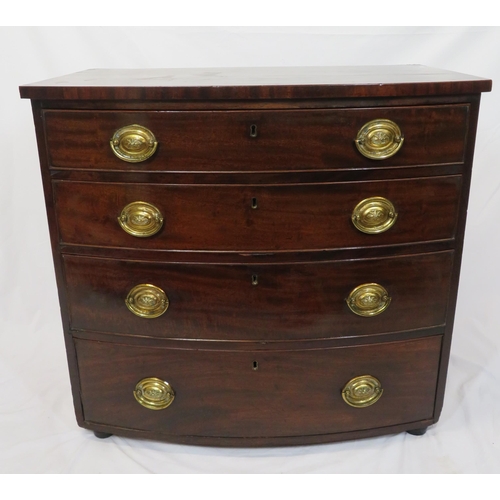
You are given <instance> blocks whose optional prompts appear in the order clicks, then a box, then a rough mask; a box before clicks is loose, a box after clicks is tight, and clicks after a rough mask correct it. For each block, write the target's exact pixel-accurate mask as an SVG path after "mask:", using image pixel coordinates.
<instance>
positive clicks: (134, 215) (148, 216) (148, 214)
mask: <svg viewBox="0 0 500 500" xmlns="http://www.w3.org/2000/svg"><path fill="white" fill-rule="evenodd" d="M118 223H119V224H120V227H121V228H122V229H123V230H124V231H125V232H126V233H128V234H130V235H132V236H135V237H136V238H148V237H149V236H153V235H154V234H156V233H158V231H160V229H161V228H162V227H163V215H162V214H161V212H160V210H159V209H158V208H156V207H155V206H154V205H151V203H147V202H145V201H134V202H133V203H129V204H128V205H127V206H126V207H124V208H123V210H122V211H121V214H120V216H119V217H118Z"/></svg>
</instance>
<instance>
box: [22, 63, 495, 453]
mask: <svg viewBox="0 0 500 500" xmlns="http://www.w3.org/2000/svg"><path fill="white" fill-rule="evenodd" d="M490 89H491V81H490V80H485V79H482V78H477V77H472V76H467V75H461V74H456V73H451V72H447V71H441V70H435V69H431V68H425V67H422V66H403V67H382V68H375V67H365V68H349V69H347V68H302V69H300V68H253V69H243V68H234V69H229V70H220V69H210V70H145V71H133V70H118V71H115V70H91V71H87V72H82V73H79V74H75V75H69V76H67V77H62V78H58V79H54V80H51V81H47V82H41V83H39V84H32V85H26V86H23V87H21V89H20V90H21V95H22V97H28V98H31V99H32V107H33V116H34V120H35V127H36V134H37V142H38V148H39V155H40V164H41V169H42V180H43V185H44V190H45V196H46V206H47V214H48V221H49V228H50V234H51V243H52V249H53V254H54V263H55V271H56V279H57V283H58V290H59V298H60V304H61V314H62V320H63V327H64V338H65V342H66V349H67V354H68V364H69V370H70V376H71V382H72V391H73V399H74V404H75V412H76V417H77V421H78V424H79V425H80V426H82V427H84V428H86V429H90V430H92V431H94V433H95V434H96V436H98V437H99V436H100V437H105V436H108V435H111V434H117V435H122V436H130V437H139V438H152V439H165V440H169V441H173V442H179V443H191V444H201V445H216V446H273V445H295V444H314V443H322V442H333V441H339V440H345V439H356V438H366V437H370V436H376V435H381V434H389V433H395V432H402V431H409V432H411V433H414V434H415V433H418V432H420V433H421V431H422V430H424V429H426V428H427V427H428V426H429V425H432V424H433V423H435V422H437V420H438V419H439V414H440V411H441V408H442V404H443V397H444V390H445V383H446V371H447V365H448V360H449V354H450V348H451V338H452V329H453V320H454V313H455V307H456V297H457V291H458V284H459V272H460V261H461V254H462V246H463V238H464V231H465V221H466V214H467V200H468V193H469V189H470V179H471V168H472V159H473V152H474V141H475V134H476V126H477V119H478V112H479V100H480V92H485V91H489V90H490ZM375 118H387V119H391V120H394V121H396V122H398V124H399V125H400V126H401V128H402V130H403V133H404V136H405V142H404V144H403V147H402V148H401V150H400V151H399V152H398V153H397V154H396V155H395V156H393V157H392V158H388V159H385V160H380V161H378V160H369V159H367V158H364V157H363V156H362V155H361V154H360V153H359V152H358V150H357V149H356V147H355V145H354V138H355V137H356V134H357V131H358V130H359V128H360V127H361V126H363V125H364V123H366V122H367V121H369V120H371V119H375ZM137 122H138V123H139V124H141V125H143V126H147V127H151V129H153V131H154V133H155V135H156V136H157V137H158V138H159V140H160V141H159V142H160V145H159V147H158V150H157V151H156V153H155V154H154V155H153V157H152V158H150V159H149V160H147V161H145V162H141V163H137V164H129V163H126V162H123V161H121V160H119V159H118V158H117V157H116V156H114V155H113V153H112V151H111V148H110V145H109V140H110V139H111V136H112V135H113V133H114V132H115V131H116V129H118V128H120V127H122V126H124V125H130V124H132V123H137ZM252 125H256V126H257V129H256V131H255V132H256V134H254V135H256V136H255V137H251V136H250V132H251V131H252V128H251V127H252ZM382 140H383V139H382ZM371 196H383V197H386V198H387V199H390V200H391V202H392V203H393V204H394V206H395V208H396V211H397V213H398V217H397V220H396V223H395V225H394V226H393V227H391V228H390V229H389V230H388V231H386V232H384V233H381V234H372V235H368V234H364V233H361V232H359V231H358V230H357V229H356V228H355V227H354V225H353V224H352V222H351V213H352V210H353V208H354V207H355V206H356V204H357V203H358V202H359V201H361V200H362V199H365V198H367V197H371ZM133 201H146V202H149V203H152V204H154V205H155V206H157V207H158V208H159V209H160V211H161V213H162V216H163V217H164V222H163V227H162V229H161V231H160V232H159V233H158V234H156V235H154V236H152V237H150V238H136V237H134V236H131V235H129V234H127V233H125V232H124V231H123V230H122V229H121V228H120V226H119V224H118V221H117V217H118V216H119V215H120V212H121V210H122V209H123V207H124V206H125V205H127V204H128V203H131V202H133ZM141 283H146V284H147V283H151V284H155V285H156V286H159V287H161V288H162V289H163V290H164V291H165V292H166V294H167V296H168V298H169V308H168V310H167V311H166V312H165V313H164V315H162V316H160V317H158V318H155V319H145V318H139V317H137V316H135V315H134V314H132V313H131V312H130V311H129V309H128V308H127V306H126V304H125V298H126V296H127V294H128V292H129V291H130V289H131V288H133V287H134V286H136V285H138V284H141ZM362 283H379V284H380V285H382V286H384V287H385V288H386V289H387V290H388V294H389V295H390V297H391V304H390V305H389V307H388V309H387V310H386V311H384V312H383V313H382V314H380V315H378V316H374V317H368V318H366V317H360V316H357V315H355V314H354V313H353V312H351V311H350V310H349V308H348V307H347V303H346V300H345V299H346V298H347V297H348V295H349V293H350V292H351V290H352V289H354V288H355V287H356V286H358V285H360V284H362ZM366 300H371V299H370V298H369V297H368V298H367V299H366ZM360 375H371V376H373V377H376V378H378V379H379V380H380V381H381V382H382V387H383V389H384V393H383V395H382V397H381V399H380V400H379V401H377V402H376V403H375V404H374V405H372V406H369V407H367V408H352V407H351V406H348V405H347V404H346V403H345V402H344V401H343V399H342V395H341V391H342V388H343V387H344V385H345V384H346V383H347V382H348V381H349V380H350V379H352V378H354V377H356V376H360ZM147 377H161V378H163V379H165V380H167V381H168V382H170V383H171V384H172V385H173V387H174V390H175V391H176V396H175V399H174V402H173V403H172V405H171V406H170V407H169V408H166V409H165V410H161V411H152V410H148V409H146V408H144V407H142V406H140V405H139V403H138V402H137V401H136V400H135V398H134V395H133V390H134V387H135V385H136V384H137V383H138V382H139V381H140V380H141V379H143V378H147Z"/></svg>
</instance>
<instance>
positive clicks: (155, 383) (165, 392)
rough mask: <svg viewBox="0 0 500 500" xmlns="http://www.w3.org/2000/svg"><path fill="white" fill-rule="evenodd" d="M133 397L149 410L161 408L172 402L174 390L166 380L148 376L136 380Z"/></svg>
mask: <svg viewBox="0 0 500 500" xmlns="http://www.w3.org/2000/svg"><path fill="white" fill-rule="evenodd" d="M134 397H135V399H136V401H137V402H138V403H139V404H140V405H142V406H144V407H145V408H148V409H149V410H163V409H165V408H167V407H168V406H170V405H171V404H172V403H173V401H174V398H175V391H174V390H173V388H172V386H171V385H170V384H169V383H168V382H165V381H164V380H161V379H159V378H156V377H149V378H144V379H142V380H140V381H139V382H137V385H136V386H135V389H134Z"/></svg>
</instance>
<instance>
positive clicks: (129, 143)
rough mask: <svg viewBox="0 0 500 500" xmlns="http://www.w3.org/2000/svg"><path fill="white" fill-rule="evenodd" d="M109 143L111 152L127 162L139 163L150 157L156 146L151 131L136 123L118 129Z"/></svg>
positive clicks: (156, 143)
mask: <svg viewBox="0 0 500 500" xmlns="http://www.w3.org/2000/svg"><path fill="white" fill-rule="evenodd" d="M109 143H110V145H111V150H112V151H113V153H114V154H115V155H116V156H117V157H118V158H120V160H123V161H126V162H128V163H140V162H141V161H145V160H147V159H148V158H151V156H153V155H154V153H155V151H156V148H157V147H158V142H157V140H156V137H155V136H154V134H153V132H151V130H149V129H147V128H146V127H143V126H142V125H137V124H133V125H127V126H126V127H122V128H120V129H118V130H117V131H116V132H115V133H114V134H113V137H112V138H111V140H110V142H109Z"/></svg>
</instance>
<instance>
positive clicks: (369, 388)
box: [342, 375, 384, 408]
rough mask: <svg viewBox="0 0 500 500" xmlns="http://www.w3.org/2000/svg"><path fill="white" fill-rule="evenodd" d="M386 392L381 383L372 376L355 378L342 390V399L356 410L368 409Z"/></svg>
mask: <svg viewBox="0 0 500 500" xmlns="http://www.w3.org/2000/svg"><path fill="white" fill-rule="evenodd" d="M383 392H384V390H383V389H382V384H381V383H380V381H379V380H378V379H377V378H375V377H372V376H371V375H361V376H360V377H355V378H353V379H351V380H349V382H347V384H346V385H345V386H344V388H343V389H342V398H343V399H344V401H345V402H346V403H347V404H348V405H349V406H353V407H354V408H366V407H367V406H371V405H372V404H374V403H376V402H377V401H378V400H379V399H380V398H381V397H382V393H383Z"/></svg>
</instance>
